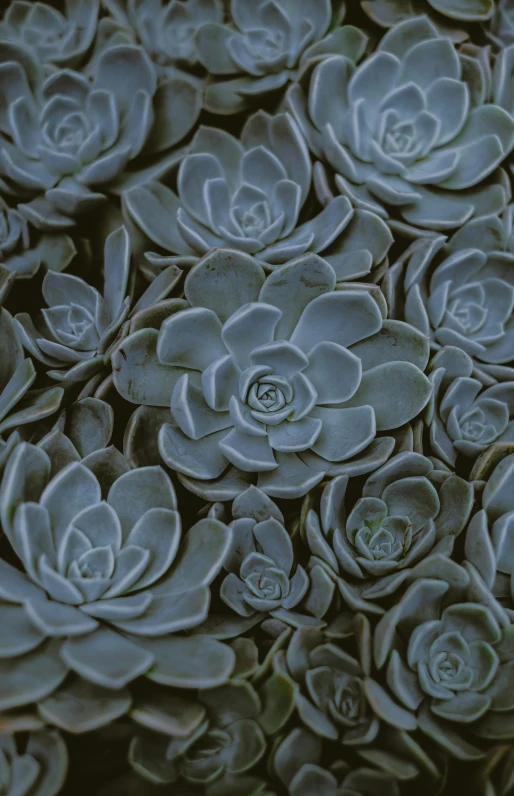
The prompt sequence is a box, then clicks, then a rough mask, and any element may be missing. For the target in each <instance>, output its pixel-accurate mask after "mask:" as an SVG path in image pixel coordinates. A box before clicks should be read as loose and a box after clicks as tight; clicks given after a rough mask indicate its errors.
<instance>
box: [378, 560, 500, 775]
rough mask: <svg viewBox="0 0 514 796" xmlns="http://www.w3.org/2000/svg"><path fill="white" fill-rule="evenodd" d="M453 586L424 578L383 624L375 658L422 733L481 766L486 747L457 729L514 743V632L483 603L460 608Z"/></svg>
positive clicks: (392, 610) (465, 604)
mask: <svg viewBox="0 0 514 796" xmlns="http://www.w3.org/2000/svg"><path fill="white" fill-rule="evenodd" d="M462 573H464V570H462ZM464 583H465V579H462V584H464ZM452 586H454V584H450V583H449V582H445V581H444V580H443V579H434V578H423V577H421V578H420V579H418V580H416V581H415V582H414V583H412V584H411V586H410V587H409V588H408V589H407V591H406V592H405V594H404V595H403V597H402V598H401V600H400V601H399V602H398V603H397V604H396V605H395V606H394V607H393V608H391V609H390V610H389V611H388V612H387V613H386V614H385V616H384V617H382V619H381V620H380V621H379V623H378V625H377V627H376V630H375V640H374V657H375V662H376V665H377V666H378V667H379V668H384V672H385V676H386V679H387V683H388V685H389V688H390V689H391V691H392V692H393V693H394V694H395V696H396V698H397V699H398V700H399V701H400V703H401V704H403V705H404V706H405V708H408V709H409V710H411V711H415V712H416V715H417V724H418V727H419V729H420V730H421V731H422V732H424V733H426V734H427V735H428V736H429V737H430V738H431V739H432V740H433V741H435V742H436V743H438V744H441V746H443V747H444V748H445V749H446V750H447V752H449V753H450V754H452V755H453V756H455V757H457V758H458V759H461V760H470V759H473V758H474V759H479V758H480V757H481V756H482V754H483V753H482V751H481V750H480V748H479V747H476V746H474V745H472V744H470V743H469V741H468V740H467V739H466V738H465V737H463V736H462V735H461V734H459V733H458V732H456V729H457V728H458V727H459V726H462V725H464V727H465V728H466V730H467V731H469V732H470V733H471V734H472V735H473V734H474V735H475V736H476V737H478V738H487V739H495V738H496V739H509V738H512V735H513V733H514V724H513V720H512V717H513V712H512V711H513V704H514V703H513V701H512V699H511V693H512V690H511V688H510V686H509V683H510V681H511V672H512V665H513V655H514V646H513V642H514V633H513V630H514V628H513V626H511V625H509V626H502V625H501V624H500V623H499V622H498V620H497V619H496V617H495V615H494V613H493V611H492V610H491V609H490V608H488V607H487V606H485V605H483V604H481V603H478V602H469V601H467V600H464V601H463V602H460V601H455V600H454V599H453V598H452V596H451V591H452Z"/></svg>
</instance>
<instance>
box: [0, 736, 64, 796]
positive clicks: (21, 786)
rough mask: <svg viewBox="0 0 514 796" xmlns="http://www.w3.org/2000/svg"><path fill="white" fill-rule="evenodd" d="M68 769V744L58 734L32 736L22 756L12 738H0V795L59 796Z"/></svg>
mask: <svg viewBox="0 0 514 796" xmlns="http://www.w3.org/2000/svg"><path fill="white" fill-rule="evenodd" d="M67 768H68V753H67V751H66V744H65V743H64V741H63V739H62V738H61V736H60V735H59V734H58V733H57V732H55V731H48V730H41V731H39V732H34V733H32V734H31V735H30V736H29V738H28V741H27V746H26V749H25V751H24V752H23V753H22V752H20V751H19V750H18V747H17V745H16V739H15V737H14V736H13V735H0V793H2V794H5V796H56V794H58V793H60V791H61V788H62V786H63V785H64V781H65V779H66V772H67Z"/></svg>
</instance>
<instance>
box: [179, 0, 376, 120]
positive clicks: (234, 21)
mask: <svg viewBox="0 0 514 796" xmlns="http://www.w3.org/2000/svg"><path fill="white" fill-rule="evenodd" d="M332 5H333V6H334V9H333V8H332ZM341 6H342V4H341V3H339V2H337V0H336V2H334V3H333V4H332V2H331V0H315V1H314V2H308V3H304V4H303V5H302V6H301V7H300V6H299V5H297V4H294V3H284V2H281V0H271V2H268V0H256V2H249V1H248V0H231V3H230V16H229V19H228V21H227V23H226V24H222V23H223V20H222V19H219V20H213V21H207V22H205V23H204V24H202V25H200V26H199V27H198V28H197V29H196V32H195V37H194V41H195V46H196V52H197V58H198V60H199V62H200V63H201V64H202V65H203V66H204V67H205V68H206V69H207V70H208V71H209V72H210V74H212V75H216V76H219V77H225V78H226V77H229V76H231V75H236V77H232V78H230V77H229V79H225V80H221V81H219V82H216V83H214V84H213V85H210V86H208V87H207V90H206V94H205V106H206V108H207V109H208V110H209V111H211V113H218V114H230V113H240V112H241V111H243V110H245V108H247V107H248V106H250V105H252V104H255V100H256V99H257V97H259V98H260V97H261V96H262V95H263V94H266V93H268V92H273V91H276V90H277V89H281V88H283V87H284V85H286V84H287V83H288V82H289V81H290V80H294V79H295V77H296V74H297V72H298V70H300V71H301V69H302V68H304V67H305V65H306V64H308V63H309V61H310V60H312V59H319V58H322V57H323V56H324V55H327V54H330V53H334V52H341V53H343V54H345V55H348V57H350V58H359V57H360V55H361V54H362V51H363V49H364V46H365V42H366V39H365V37H364V36H363V34H361V33H360V31H358V30H357V29H355V28H353V27H351V26H347V27H344V28H341V27H336V25H337V24H338V22H340V21H341V18H342V16H343V14H342V13H341V10H343V12H344V8H343V9H341ZM329 28H331V32H330V33H327V31H328V30H329ZM325 34H327V35H325Z"/></svg>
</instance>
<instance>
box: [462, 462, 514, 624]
mask: <svg viewBox="0 0 514 796" xmlns="http://www.w3.org/2000/svg"><path fill="white" fill-rule="evenodd" d="M513 486H514V455H513V454H510V455H508V456H506V457H505V458H503V459H502V460H501V461H500V462H499V463H498V464H497V465H496V467H495V468H494V469H493V471H492V473H491V474H490V475H489V478H488V479H487V481H486V483H485V485H484V489H483V492H482V500H481V509H480V511H478V512H477V513H476V514H475V515H474V517H473V518H472V520H471V522H470V523H469V526H468V529H467V531H466V545H465V561H466V563H465V566H467V568H468V570H469V571H470V574H471V577H472V582H473V595H474V599H476V600H480V601H481V602H483V603H484V604H485V605H487V606H488V607H489V608H490V609H491V610H492V611H493V612H494V614H495V616H496V617H497V619H498V621H500V622H501V623H502V624H504V625H506V624H508V623H509V622H512V621H513V620H514V596H513V592H512V583H513V577H512V573H513V571H514V561H513V556H512V552H511V548H512V541H511V540H512V536H513V533H514V492H513V491H512V490H513Z"/></svg>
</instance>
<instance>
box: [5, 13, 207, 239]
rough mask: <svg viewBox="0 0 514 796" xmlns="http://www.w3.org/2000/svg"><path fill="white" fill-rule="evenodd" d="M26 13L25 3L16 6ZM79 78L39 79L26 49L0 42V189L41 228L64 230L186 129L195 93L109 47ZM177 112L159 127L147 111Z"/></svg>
mask: <svg viewBox="0 0 514 796" xmlns="http://www.w3.org/2000/svg"><path fill="white" fill-rule="evenodd" d="M20 5H25V4H20ZM93 73H94V74H93V78H92V80H91V81H89V80H88V79H87V77H86V76H85V75H84V74H82V73H80V72H73V71H71V70H68V69H65V70H57V71H51V72H50V74H49V75H48V76H46V74H45V71H44V70H43V68H42V66H41V65H40V64H39V63H38V61H37V59H36V58H35V56H34V54H33V52H32V51H31V49H29V48H28V47H27V45H26V44H18V43H14V42H8V43H3V44H2V42H1V41H0V74H1V75H2V80H1V86H2V88H1V89H0V98H1V107H2V112H1V119H0V130H1V135H0V187H1V188H2V190H3V191H5V192H7V193H13V194H15V195H16V196H19V197H22V198H23V199H25V201H24V202H23V203H20V205H19V208H20V210H21V211H22V212H23V213H24V215H25V216H26V217H27V218H28V219H29V220H30V221H32V223H33V224H35V225H36V226H37V227H39V228H40V229H48V230H52V229H59V228H65V227H69V226H71V225H73V223H74V221H73V216H75V215H77V214H80V213H83V212H86V211H89V210H91V209H92V208H94V207H96V206H97V205H98V203H99V202H101V201H103V200H104V194H103V193H102V192H98V186H101V188H100V191H103V190H108V186H109V183H111V182H112V181H113V180H114V179H115V178H116V177H117V176H118V175H119V174H120V173H121V172H122V171H123V170H124V169H126V167H127V164H128V163H129V162H131V161H132V160H134V158H136V157H137V156H138V155H139V154H140V153H141V152H142V151H143V149H145V153H146V154H150V153H151V154H153V155H157V154H158V153H159V152H162V151H164V150H166V149H169V148H170V147H172V146H174V145H175V144H176V143H177V142H178V141H180V139H181V138H183V137H184V136H185V135H186V134H187V133H188V132H189V130H190V129H191V127H192V126H193V125H194V123H195V121H196V118H197V116H198V113H199V110H200V102H199V90H198V89H197V88H196V86H195V85H193V84H191V82H190V81H188V80H187V79H186V78H184V77H173V78H170V79H169V80H168V81H165V82H163V83H161V84H160V85H159V87H158V86H157V76H156V74H155V70H154V67H153V65H152V63H151V61H150V58H149V57H148V55H147V54H146V53H145V51H144V50H142V49H141V48H139V47H136V46H133V45H128V44H118V45H116V46H112V47H108V48H106V49H105V50H103V51H102V52H101V53H100V54H99V56H98V58H97V59H96V60H95V63H94V67H93ZM174 102H176V105H177V110H178V109H179V106H181V107H180V112H179V113H178V114H177V118H176V120H175V118H174V115H173V113H172V112H170V113H168V114H167V115H165V116H164V118H163V117H159V118H158V123H157V125H155V113H154V106H156V107H157V106H160V105H163V104H164V105H167V106H168V107H169V108H170V109H171V107H172V106H173V103H174Z"/></svg>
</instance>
